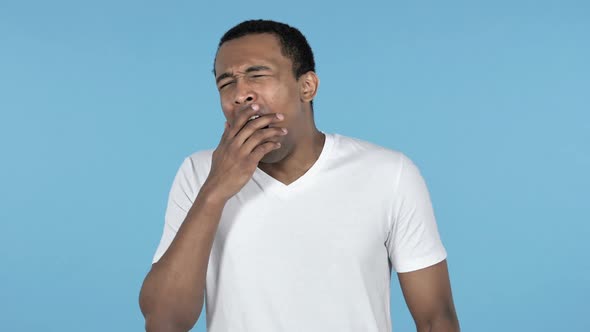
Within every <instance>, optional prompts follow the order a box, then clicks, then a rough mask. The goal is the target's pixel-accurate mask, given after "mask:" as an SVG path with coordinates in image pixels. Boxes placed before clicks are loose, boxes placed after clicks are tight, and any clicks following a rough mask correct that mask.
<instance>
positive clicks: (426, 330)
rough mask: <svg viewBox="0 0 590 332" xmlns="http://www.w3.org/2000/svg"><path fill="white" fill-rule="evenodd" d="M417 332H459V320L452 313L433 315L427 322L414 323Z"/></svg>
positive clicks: (450, 311)
mask: <svg viewBox="0 0 590 332" xmlns="http://www.w3.org/2000/svg"><path fill="white" fill-rule="evenodd" d="M416 327H417V329H416V330H417V331H418V332H460V331H461V328H460V326H459V320H458V319H457V315H456V314H455V312H454V311H452V310H449V311H448V312H446V313H441V314H439V315H435V316H433V317H431V318H429V319H427V320H423V321H421V322H416Z"/></svg>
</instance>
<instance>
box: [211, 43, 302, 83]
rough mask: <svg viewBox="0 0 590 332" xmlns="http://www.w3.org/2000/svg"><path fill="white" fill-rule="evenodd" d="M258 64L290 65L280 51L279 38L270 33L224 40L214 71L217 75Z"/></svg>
mask: <svg viewBox="0 0 590 332" xmlns="http://www.w3.org/2000/svg"><path fill="white" fill-rule="evenodd" d="M260 64H267V65H275V66H281V65H288V66H290V65H291V61H290V60H289V59H288V58H287V57H285V56H284V55H283V54H282V52H281V44H280V42H279V39H278V38H277V37H276V36H274V35H272V34H269V33H261V34H252V35H247V36H244V37H240V38H237V39H233V40H230V41H228V42H225V43H224V44H223V45H222V46H221V47H220V48H219V51H218V52H217V58H216V59H215V72H216V73H217V74H218V75H219V74H220V73H223V72H227V71H234V70H240V69H242V67H247V66H251V65H260Z"/></svg>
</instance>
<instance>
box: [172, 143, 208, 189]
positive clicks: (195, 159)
mask: <svg viewBox="0 0 590 332" xmlns="http://www.w3.org/2000/svg"><path fill="white" fill-rule="evenodd" d="M213 151H214V150H213V149H208V150H199V151H195V152H192V153H190V154H188V155H187V156H186V157H185V158H184V160H183V161H182V164H181V165H180V168H179V170H178V173H179V174H182V175H183V176H184V177H186V178H188V179H191V180H192V182H195V184H197V185H198V184H202V183H203V182H204V181H205V179H206V178H207V176H208V175H209V171H210V169H211V157H212V156H213Z"/></svg>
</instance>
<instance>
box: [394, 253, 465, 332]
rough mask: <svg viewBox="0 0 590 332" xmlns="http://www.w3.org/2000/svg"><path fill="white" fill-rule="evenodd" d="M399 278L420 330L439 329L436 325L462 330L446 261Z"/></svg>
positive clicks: (450, 329)
mask: <svg viewBox="0 0 590 332" xmlns="http://www.w3.org/2000/svg"><path fill="white" fill-rule="evenodd" d="M398 278H399V282H400V286H401V289H402V292H403V294H404V298H405V300H406V303H407V305H408V309H409V310H410V313H411V314H412V317H413V318H414V321H415V322H416V326H417V327H418V331H420V330H421V329H425V330H427V331H431V329H432V331H439V330H437V329H435V328H433V326H436V325H439V326H444V327H445V328H442V329H440V331H459V323H458V320H457V315H456V313H455V306H454V304H453V297H452V294H451V283H450V280H449V272H448V267H447V261H446V260H443V261H442V262H440V263H437V264H435V265H432V266H429V267H426V268H423V269H420V270H416V271H412V272H406V273H398Z"/></svg>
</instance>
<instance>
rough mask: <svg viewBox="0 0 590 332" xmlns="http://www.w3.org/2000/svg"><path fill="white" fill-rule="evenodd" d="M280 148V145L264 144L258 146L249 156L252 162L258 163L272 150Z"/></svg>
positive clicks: (273, 143) (276, 143)
mask: <svg viewBox="0 0 590 332" xmlns="http://www.w3.org/2000/svg"><path fill="white" fill-rule="evenodd" d="M280 147H281V143H278V142H266V143H263V144H260V145H258V146H257V147H256V148H255V149H254V151H252V153H251V154H250V157H251V158H252V161H253V162H256V163H259V162H260V160H262V158H263V157H264V156H265V155H266V154H267V153H269V152H270V151H272V150H276V149H278V148H280Z"/></svg>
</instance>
